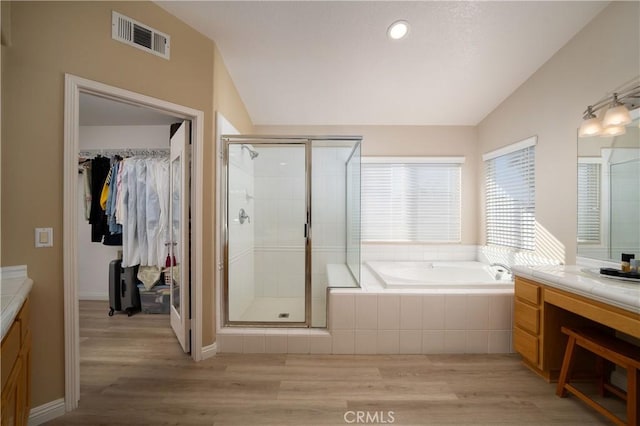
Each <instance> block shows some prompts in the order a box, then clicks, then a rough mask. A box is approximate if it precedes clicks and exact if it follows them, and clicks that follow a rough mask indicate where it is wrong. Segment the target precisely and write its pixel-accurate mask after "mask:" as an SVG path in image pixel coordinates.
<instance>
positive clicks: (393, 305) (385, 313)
mask: <svg viewBox="0 0 640 426" xmlns="http://www.w3.org/2000/svg"><path fill="white" fill-rule="evenodd" d="M399 329H400V296H397V295H393V294H381V295H379V296H378V330H399Z"/></svg>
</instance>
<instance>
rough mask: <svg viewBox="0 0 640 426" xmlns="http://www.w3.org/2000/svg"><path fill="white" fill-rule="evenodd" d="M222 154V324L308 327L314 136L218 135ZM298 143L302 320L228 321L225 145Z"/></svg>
mask: <svg viewBox="0 0 640 426" xmlns="http://www.w3.org/2000/svg"><path fill="white" fill-rule="evenodd" d="M221 139H222V143H223V146H222V149H223V151H222V155H223V167H224V171H223V173H221V178H222V186H221V188H222V191H223V194H222V195H223V196H222V197H221V201H222V228H223V234H224V237H223V257H224V259H223V266H222V268H223V274H222V276H223V280H224V283H223V287H222V290H223V291H222V297H223V299H222V303H223V326H224V327H247V326H251V327H279V328H293V327H295V328H310V327H311V295H312V294H311V234H312V218H311V160H312V158H311V151H312V150H311V143H312V141H313V139H315V138H307V137H300V136H297V137H295V136H259V135H222V136H221ZM243 143H245V144H250V145H278V144H282V145H300V146H304V149H305V183H306V192H305V203H306V231H307V232H306V237H305V243H304V250H305V256H304V259H305V283H304V284H305V287H304V311H305V312H304V315H305V320H304V321H298V322H293V321H291V322H287V321H230V320H229V217H230V215H229V211H228V205H229V203H228V197H229V188H228V184H229V145H242V144H243Z"/></svg>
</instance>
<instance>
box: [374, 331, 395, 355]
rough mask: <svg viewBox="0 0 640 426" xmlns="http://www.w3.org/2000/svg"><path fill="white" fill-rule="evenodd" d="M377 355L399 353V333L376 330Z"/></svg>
mask: <svg viewBox="0 0 640 426" xmlns="http://www.w3.org/2000/svg"><path fill="white" fill-rule="evenodd" d="M377 352H378V353H379V354H397V353H400V331H399V330H378V349H377Z"/></svg>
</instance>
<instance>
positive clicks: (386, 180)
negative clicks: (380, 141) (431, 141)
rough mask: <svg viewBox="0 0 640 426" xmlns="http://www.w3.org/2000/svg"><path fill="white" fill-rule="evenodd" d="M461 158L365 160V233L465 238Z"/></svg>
mask: <svg viewBox="0 0 640 426" xmlns="http://www.w3.org/2000/svg"><path fill="white" fill-rule="evenodd" d="M460 175H461V165H460V164H442V163H411V164H409V163H380V162H375V163H371V162H370V163H367V162H363V164H362V239H363V240H368V241H421V242H459V241H460V194H461V191H460Z"/></svg>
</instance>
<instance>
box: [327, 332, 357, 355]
mask: <svg viewBox="0 0 640 426" xmlns="http://www.w3.org/2000/svg"><path fill="white" fill-rule="evenodd" d="M331 337H332V352H333V353H334V354H353V353H355V346H356V345H355V340H356V336H355V331H354V330H334V331H332V332H331Z"/></svg>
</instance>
